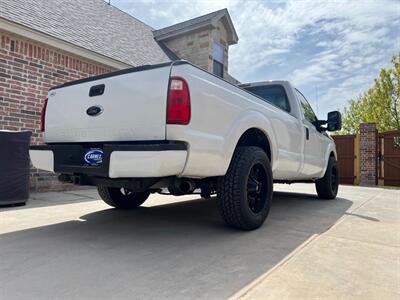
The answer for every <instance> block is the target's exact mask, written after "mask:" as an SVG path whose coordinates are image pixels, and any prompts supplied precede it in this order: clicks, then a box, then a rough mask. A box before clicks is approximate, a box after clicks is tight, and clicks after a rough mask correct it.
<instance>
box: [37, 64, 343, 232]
mask: <svg viewBox="0 0 400 300" xmlns="http://www.w3.org/2000/svg"><path fill="white" fill-rule="evenodd" d="M324 125H325V126H324ZM340 127H341V116H340V113H339V112H336V111H335V112H331V113H329V114H328V120H327V121H319V120H317V118H316V116H315V114H314V113H313V111H312V108H311V106H310V104H309V103H308V102H307V100H306V99H305V97H304V96H303V95H302V94H301V93H300V92H299V91H298V90H297V89H295V88H294V87H293V86H292V85H291V84H290V83H289V82H287V81H267V82H258V83H251V84H244V85H241V86H235V85H233V84H231V83H229V82H227V81H225V80H223V79H221V78H219V77H217V76H214V75H213V74H210V73H208V72H206V71H204V70H202V69H200V68H198V67H196V66H194V65H192V64H190V63H188V62H186V61H174V62H172V63H166V64H159V65H151V66H149V65H146V66H142V67H136V68H130V69H126V70H121V71H116V72H112V73H107V74H103V75H99V76H94V77H89V78H85V79H81V80H77V81H72V82H68V83H65V84H63V85H61V86H57V87H54V88H52V89H51V90H50V91H49V93H48V98H47V99H46V101H45V104H44V107H43V110H42V131H44V141H45V143H46V144H45V145H37V146H31V147H30V157H31V160H32V163H33V165H34V166H35V167H36V168H39V169H43V170H48V171H52V172H56V173H60V175H59V179H60V180H61V181H62V182H70V183H74V184H78V185H94V186H97V188H98V191H99V194H100V196H101V198H102V199H103V200H104V201H105V202H106V203H108V204H109V205H111V206H113V207H116V208H120V209H132V208H136V207H138V206H140V205H141V204H142V203H143V202H144V201H145V200H146V199H147V198H148V197H149V195H150V193H157V192H163V191H167V190H168V192H169V193H170V194H172V195H184V194H190V193H194V192H196V191H200V193H201V196H202V197H210V196H211V195H213V194H217V199H218V200H217V201H219V208H220V212H221V214H222V217H223V219H224V220H225V221H226V222H227V223H228V224H229V225H231V226H233V227H236V228H240V229H245V230H251V229H255V228H257V227H259V226H261V225H262V224H263V222H264V220H265V218H266V217H267V215H268V213H269V210H270V207H271V201H272V191H273V183H274V182H277V183H292V182H315V185H316V189H317V193H318V195H319V197H320V198H322V199H333V198H335V197H336V194H337V191H338V168H337V164H336V149H335V144H334V142H333V140H332V139H331V138H330V137H329V135H327V134H326V131H327V130H329V131H334V130H339V129H340Z"/></svg>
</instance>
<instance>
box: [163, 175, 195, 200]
mask: <svg viewBox="0 0 400 300" xmlns="http://www.w3.org/2000/svg"><path fill="white" fill-rule="evenodd" d="M195 189H196V183H195V182H194V181H193V180H192V179H188V178H185V179H176V180H174V182H173V183H172V184H171V186H169V187H168V191H169V192H170V193H171V194H172V195H174V196H181V195H185V194H191V193H193V191H194V190H195Z"/></svg>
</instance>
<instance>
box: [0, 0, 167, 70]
mask: <svg viewBox="0 0 400 300" xmlns="http://www.w3.org/2000/svg"><path fill="white" fill-rule="evenodd" d="M0 17H2V18H4V19H6V20H9V21H12V22H15V23H18V24H21V25H24V26H26V27H29V28H32V29H34V30H37V31H40V32H42V33H45V34H48V35H51V36H53V37H56V38H59V39H61V40H63V41H66V42H69V43H72V44H75V45H77V46H80V47H82V48H85V49H88V50H91V51H93V52H96V53H99V54H102V55H104V56H106V57H110V58H112V59H115V60H118V61H121V62H124V63H127V64H130V65H133V66H139V65H145V64H156V63H162V62H167V61H170V58H169V57H168V55H167V53H166V52H165V51H163V48H162V47H160V45H159V44H158V43H157V41H155V40H154V37H153V33H152V30H153V28H151V27H150V26H148V25H146V24H144V23H143V22H141V21H139V20H138V19H136V18H134V17H132V16H130V15H128V14H127V13H125V12H123V11H121V10H119V9H118V8H116V7H114V6H112V5H108V4H107V3H106V2H105V1H103V0H74V1H69V0H0Z"/></svg>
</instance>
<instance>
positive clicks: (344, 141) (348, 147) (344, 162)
mask: <svg viewBox="0 0 400 300" xmlns="http://www.w3.org/2000/svg"><path fill="white" fill-rule="evenodd" d="M332 137H333V139H334V140H335V144H336V152H337V156H338V166H339V183H341V184H354V180H355V178H356V176H355V172H354V170H355V168H354V164H355V159H356V155H355V150H354V145H355V139H356V136H355V135H352V134H351V135H334V136H332Z"/></svg>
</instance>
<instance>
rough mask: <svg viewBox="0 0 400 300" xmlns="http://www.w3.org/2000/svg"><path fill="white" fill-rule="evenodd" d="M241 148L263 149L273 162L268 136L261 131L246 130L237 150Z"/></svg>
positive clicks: (254, 129) (255, 129)
mask: <svg viewBox="0 0 400 300" xmlns="http://www.w3.org/2000/svg"><path fill="white" fill-rule="evenodd" d="M239 146H257V147H260V148H262V149H263V150H264V151H265V153H266V154H267V156H268V158H269V161H271V158H272V157H271V147H270V145H269V140H268V138H267V136H266V135H265V134H264V132H262V131H261V130H260V129H257V128H251V129H248V130H246V131H245V132H244V133H243V134H242V136H241V137H240V139H239V141H238V143H237V145H236V148H237V147H239Z"/></svg>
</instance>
